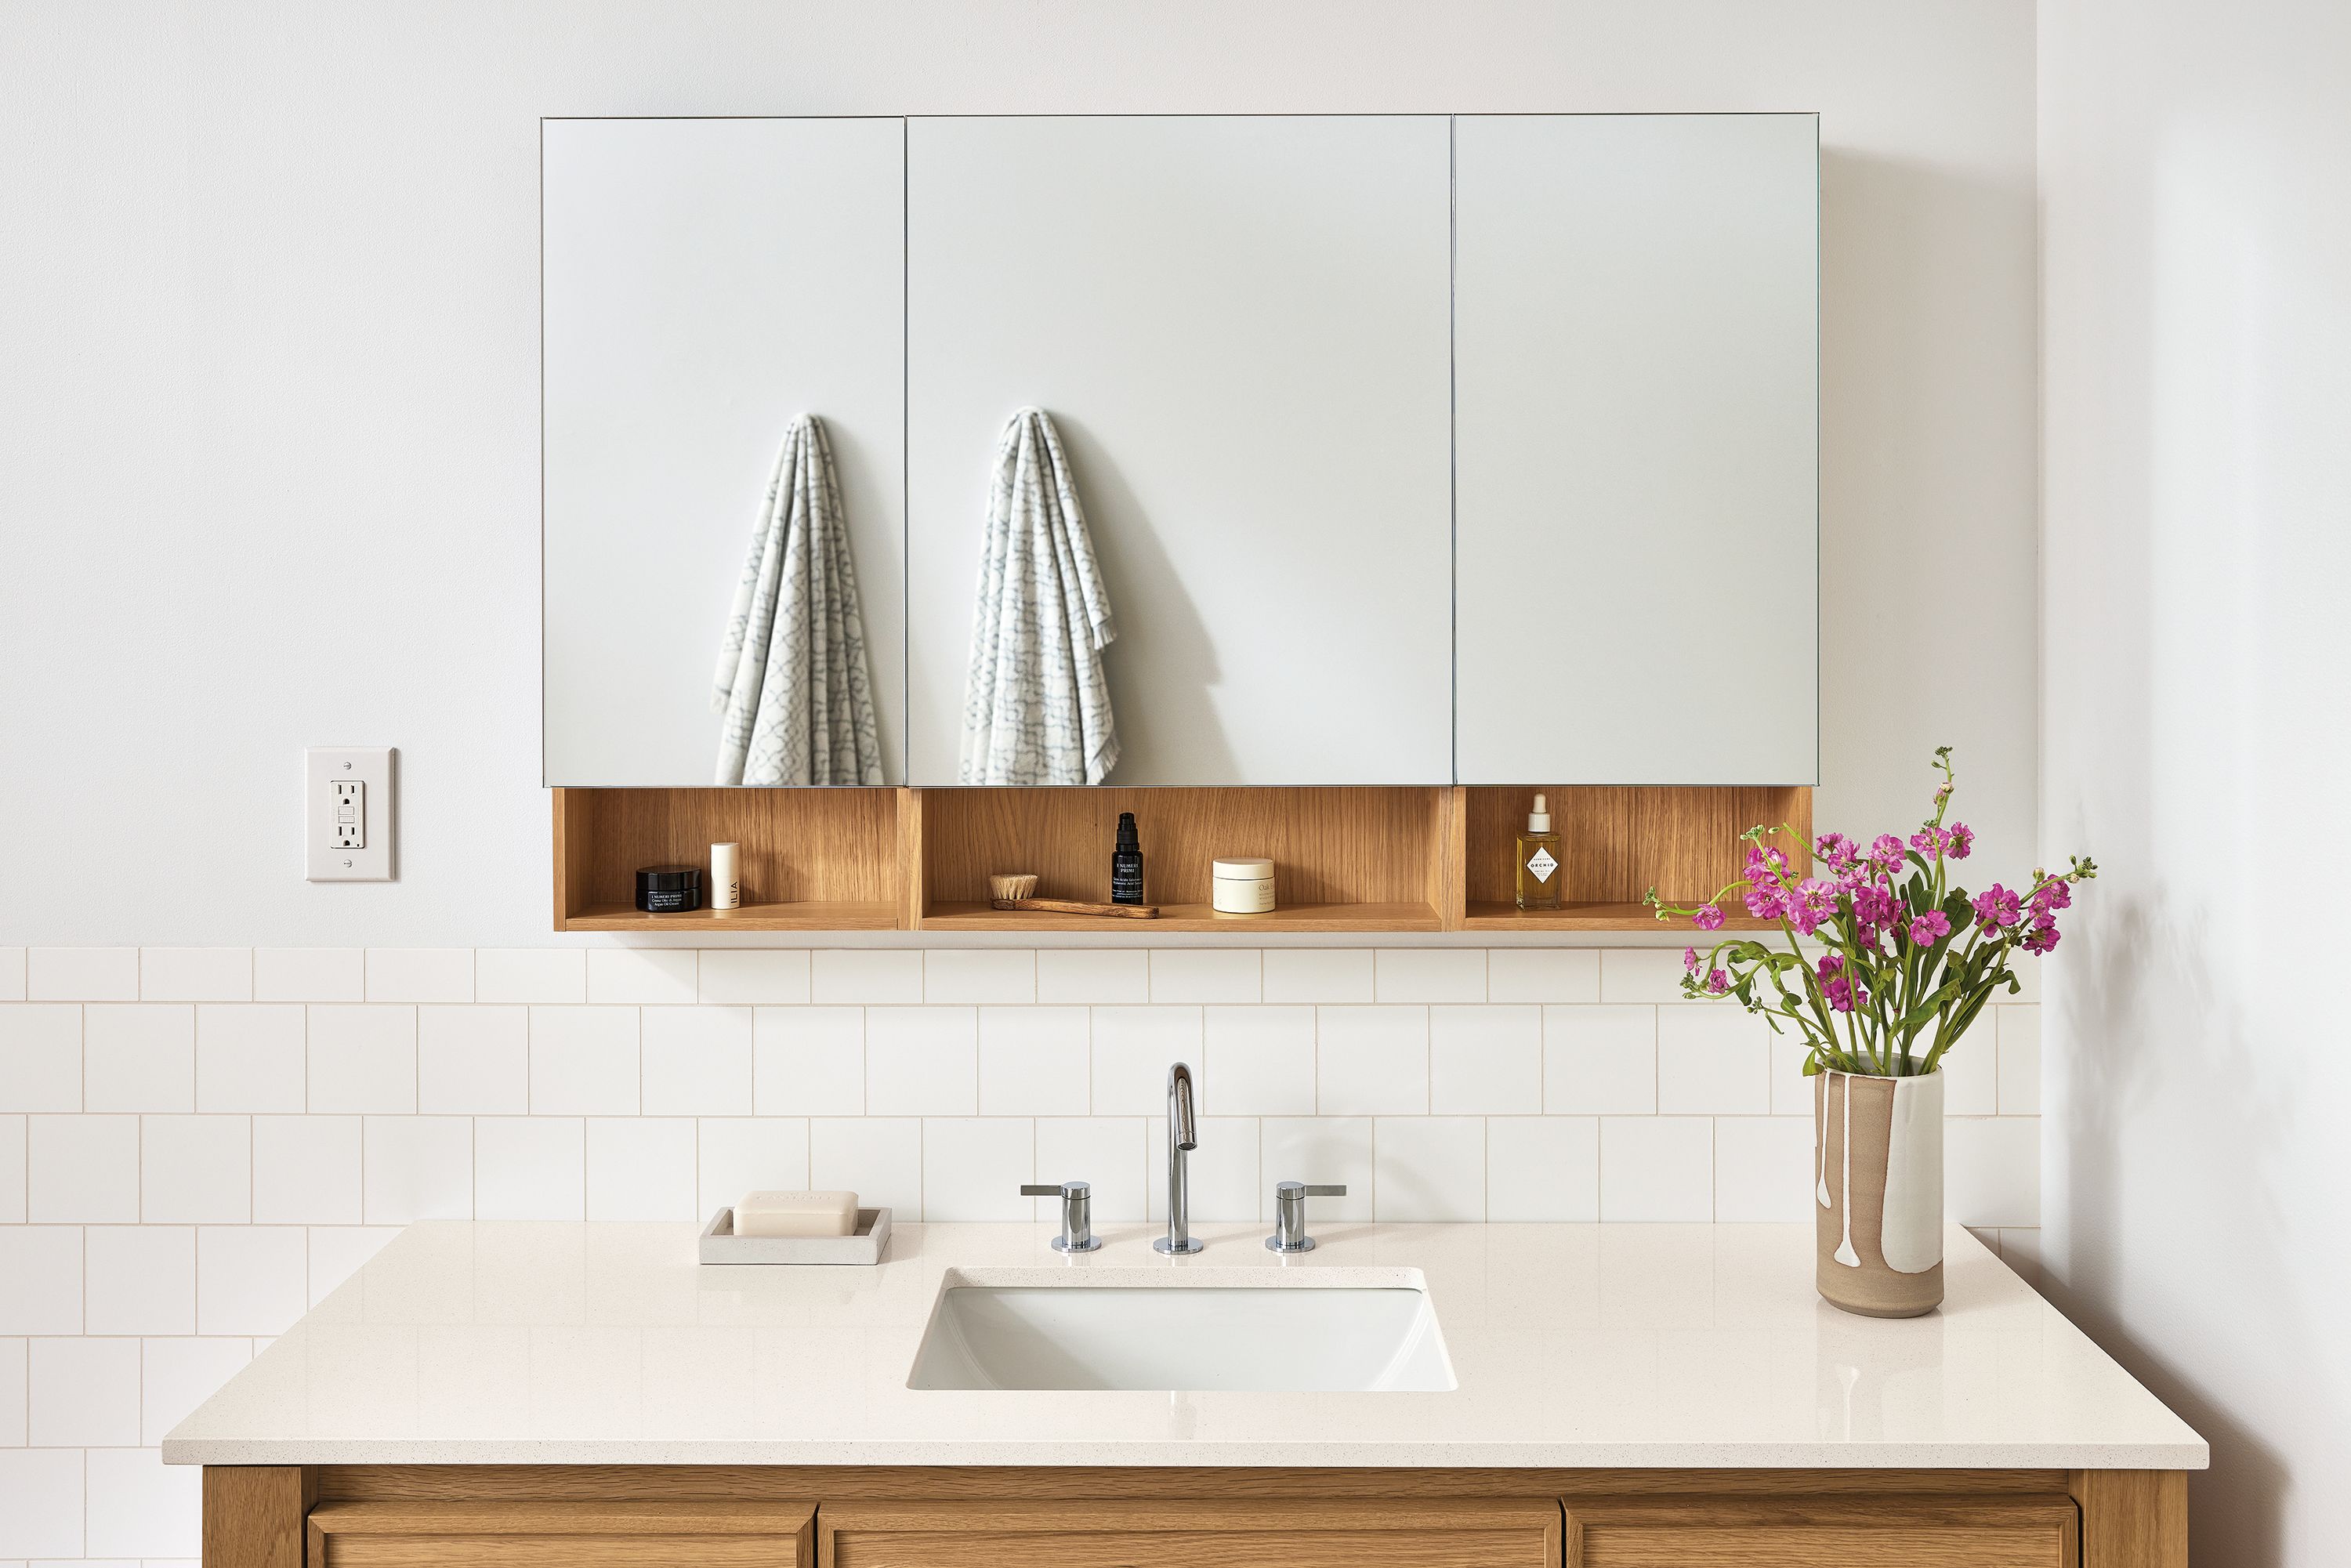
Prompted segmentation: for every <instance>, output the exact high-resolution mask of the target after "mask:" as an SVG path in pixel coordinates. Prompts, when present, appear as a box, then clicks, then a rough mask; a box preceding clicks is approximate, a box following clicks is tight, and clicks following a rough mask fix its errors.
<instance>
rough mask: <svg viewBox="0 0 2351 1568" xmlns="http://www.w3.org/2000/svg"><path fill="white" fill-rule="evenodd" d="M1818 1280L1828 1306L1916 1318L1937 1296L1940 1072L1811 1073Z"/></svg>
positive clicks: (1939, 1270) (1940, 1214)
mask: <svg viewBox="0 0 2351 1568" xmlns="http://www.w3.org/2000/svg"><path fill="white" fill-rule="evenodd" d="M1813 1203H1814V1214H1813V1218H1814V1221H1815V1224H1814V1232H1815V1236H1816V1238H1817V1240H1818V1260H1817V1265H1816V1271H1815V1276H1814V1277H1815V1279H1816V1280H1817V1281H1818V1282H1819V1286H1820V1292H1821V1295H1822V1296H1823V1298H1824V1299H1825V1300H1826V1301H1828V1302H1829V1304H1830V1305H1832V1306H1836V1307H1842V1308H1844V1310H1845V1311H1846V1312H1859V1313H1861V1314H1862V1315H1864V1316H1865V1317H1873V1318H1915V1317H1917V1316H1918V1315H1919V1314H1920V1313H1922V1312H1933V1311H1934V1310H1935V1308H1936V1307H1937V1306H1938V1305H1939V1304H1940V1303H1941V1301H1942V1300H1943V1074H1942V1072H1941V1071H1939V1070H1938V1071H1934V1072H1929V1073H1926V1074H1923V1075H1921V1076H1919V1077H1915V1078H1877V1077H1871V1076H1867V1075H1865V1074H1860V1073H1853V1072H1822V1073H1819V1074H1816V1075H1815V1076H1814V1077H1813Z"/></svg>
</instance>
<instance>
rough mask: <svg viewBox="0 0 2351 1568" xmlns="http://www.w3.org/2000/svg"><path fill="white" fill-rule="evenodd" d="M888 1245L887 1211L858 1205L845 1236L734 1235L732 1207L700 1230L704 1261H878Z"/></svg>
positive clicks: (712, 1217) (888, 1217)
mask: <svg viewBox="0 0 2351 1568" xmlns="http://www.w3.org/2000/svg"><path fill="white" fill-rule="evenodd" d="M889 1244H890V1211H889V1210H888V1209H886V1208H861V1209H859V1210H858V1211H857V1229H856V1231H855V1232H854V1233H853V1234H852V1235H848V1236H737V1235H736V1234H735V1210H734V1209H733V1208H732V1207H727V1208H722V1209H720V1210H719V1211H718V1212H717V1213H716V1214H714V1215H712V1216H711V1217H710V1223H709V1224H708V1225H706V1226H705V1227H703V1230H702V1261H704V1262H705V1263H879V1262H880V1261H882V1250H883V1248H885V1247H887V1246H888V1245H889Z"/></svg>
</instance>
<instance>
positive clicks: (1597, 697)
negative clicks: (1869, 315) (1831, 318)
mask: <svg viewBox="0 0 2351 1568" xmlns="http://www.w3.org/2000/svg"><path fill="white" fill-rule="evenodd" d="M1455 135H1456V138H1457V148H1456V154H1455V159H1456V170H1457V174H1456V178H1457V189H1456V201H1457V223H1458V239H1457V264H1456V265H1457V274H1456V278H1455V291H1456V310H1457V340H1456V345H1455V363H1456V374H1457V377H1458V382H1457V393H1456V433H1457V434H1456V442H1457V455H1458V477H1457V485H1458V489H1457V507H1458V516H1457V529H1458V546H1457V549H1458V553H1457V568H1458V596H1459V606H1460V609H1459V639H1458V649H1459V660H1460V664H1459V672H1458V674H1459V688H1458V689H1459V694H1460V697H1459V705H1460V706H1459V715H1458V743H1459V753H1458V758H1459V767H1460V777H1461V781H1462V782H1463V783H1467V784H1509V783H1523V782H1525V781H1526V780H1529V779H1553V780H1556V781H1559V782H1562V783H1568V784H1809V783H1812V782H1813V779H1814V774H1815V772H1816V771H1817V767H1818V751H1819V747H1818V738H1817V731H1818V724H1819V719H1818V712H1817V709H1818V695H1817V688H1818V674H1819V671H1818V665H1819V649H1818V635H1817V621H1818V586H1817V583H1818V553H1819V544H1818V534H1819V528H1818V460H1817V447H1818V434H1817V432H1818V423H1819V419H1818V396H1817V386H1818V360H1819V354H1818V317H1819V309H1818V299H1819V285H1818V273H1819V239H1818V233H1819V196H1818V190H1819V180H1818V169H1819V152H1818V131H1817V121H1816V120H1815V118H1814V117H1813V116H1811V115H1772V114H1734V115H1705V114H1699V115H1560V116H1482V115H1468V116H1463V117H1461V118H1460V119H1459V120H1458V121H1457V122H1456V127H1455Z"/></svg>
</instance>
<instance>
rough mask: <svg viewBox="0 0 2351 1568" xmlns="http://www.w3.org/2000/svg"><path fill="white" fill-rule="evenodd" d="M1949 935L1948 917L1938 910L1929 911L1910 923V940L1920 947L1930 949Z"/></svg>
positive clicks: (1949, 923) (1949, 924)
mask: <svg viewBox="0 0 2351 1568" xmlns="http://www.w3.org/2000/svg"><path fill="white" fill-rule="evenodd" d="M1950 934H1951V922H1950V917H1949V915H1945V914H1944V913H1943V912H1942V911H1941V910H1939V909H1930V910H1928V911H1927V913H1926V914H1924V915H1917V916H1916V917H1915V918H1913V919H1912V920H1911V922H1910V940H1911V941H1913V942H1915V943H1917V945H1918V946H1921V947H1931V946H1934V945H1935V944H1936V943H1938V942H1939V941H1941V940H1942V939H1943V938H1944V937H1946V936H1949V935H1950Z"/></svg>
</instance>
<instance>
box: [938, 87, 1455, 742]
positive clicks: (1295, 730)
mask: <svg viewBox="0 0 2351 1568" xmlns="http://www.w3.org/2000/svg"><path fill="white" fill-rule="evenodd" d="M908 138H909V140H908V148H907V173H908V179H907V191H908V201H907V206H908V213H909V233H908V236H907V255H908V278H909V282H908V296H907V319H908V346H909V360H908V367H909V368H908V374H907V396H908V437H909V439H908V452H909V455H910V469H909V476H908V491H907V503H908V505H907V533H908V539H907V558H908V562H909V571H908V578H907V609H908V638H907V668H908V694H907V695H908V707H909V713H910V726H909V742H908V747H909V752H910V777H911V779H912V780H913V782H914V783H916V784H926V785H935V784H953V783H956V782H957V779H958V767H957V763H958V749H959V743H960V741H961V737H962V734H963V726H964V694H965V681H966V674H967V665H968V663H969V659H970V654H971V639H972V624H973V615H974V605H975V597H976V588H977V582H978V575H979V566H980V559H981V557H980V547H981V538H982V532H983V519H984V517H985V515H986V512H987V500H988V491H989V476H990V469H991V463H992V460H993V458H994V455H995V453H996V449H997V444H998V437H999V436H1000V434H1002V433H1003V431H1004V429H1005V426H1006V423H1007V422H1008V420H1009V419H1010V418H1011V416H1012V415H1013V414H1014V413H1015V412H1016V411H1018V410H1019V409H1021V408H1023V407H1024V406H1029V405H1033V406H1037V407H1040V408H1042V409H1044V410H1045V411H1046V412H1047V413H1049V414H1050V417H1051V419H1052V421H1053V422H1054V423H1055V426H1056V427H1057V429H1058V431H1059V433H1060V436H1061V442H1062V444H1063V447H1064V450H1065V454H1066V458H1067V465H1068V467H1069V468H1070V469H1071V476H1072V477H1073V479H1074V482H1075V487H1076V491H1077V494H1078V497H1079V502H1080V506H1081V508H1082V510H1083V513H1084V517H1085V520H1086V523H1087V525H1088V528H1089V531H1090V532H1091V535H1092V541H1093V545H1094V549H1095V552H1096V555H1097V557H1098V558H1099V561H1100V567H1101V574H1102V580H1103V586H1104V588H1105V589H1106V591H1107V595H1108V599H1109V602H1110V606H1111V609H1112V611H1113V614H1114V616H1115V624H1116V628H1117V637H1116V640H1115V641H1114V642H1113V643H1111V644H1110V645H1109V646H1108V647H1107V648H1106V649H1104V650H1103V655H1102V662H1103V663H1104V664H1106V665H1107V668H1108V678H1109V686H1110V694H1111V699H1112V709H1113V714H1114V716H1115V728H1116V736H1117V739H1118V743H1119V748H1120V759H1119V761H1118V764H1117V766H1116V768H1115V769H1114V770H1113V772H1112V773H1111V774H1110V776H1109V779H1108V782H1110V783H1112V784H1114V785H1126V786H1135V785H1240V784H1428V783H1444V782H1447V781H1449V780H1450V779H1451V778H1452V759H1451V735H1450V727H1451V705H1452V694H1451V675H1452V654H1451V614H1452V603H1451V584H1450V574H1451V566H1450V553H1451V552H1450V541H1449V509H1450V496H1449V490H1450V465H1451V450H1450V444H1451V420H1450V413H1449V409H1448V390H1447V382H1448V373H1447V363H1448V355H1449V351H1450V337H1449V334H1450V324H1449V320H1448V291H1449V256H1448V238H1449V236H1448V202H1449V173H1448V169H1447V152H1448V147H1447V121H1446V120H1445V118H1444V117H1442V116H1406V117H1317V116H1266V117H1255V116H1185V117H1151V116H1140V117H1105V118H1085V117H1078V118H1014V119H919V120H914V121H912V122H910V125H909V128H908Z"/></svg>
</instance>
